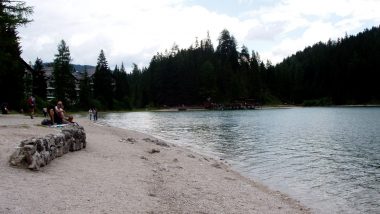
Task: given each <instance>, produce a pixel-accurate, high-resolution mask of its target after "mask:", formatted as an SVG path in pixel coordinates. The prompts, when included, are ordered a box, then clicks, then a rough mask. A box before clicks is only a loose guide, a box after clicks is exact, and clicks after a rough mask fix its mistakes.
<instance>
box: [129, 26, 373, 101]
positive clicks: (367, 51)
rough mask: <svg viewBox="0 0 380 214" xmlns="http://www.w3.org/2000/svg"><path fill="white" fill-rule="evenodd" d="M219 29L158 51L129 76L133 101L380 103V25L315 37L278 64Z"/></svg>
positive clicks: (131, 99)
mask: <svg viewBox="0 0 380 214" xmlns="http://www.w3.org/2000/svg"><path fill="white" fill-rule="evenodd" d="M238 49H240V48H238V47H237V44H236V41H235V39H234V37H233V36H232V35H230V33H229V32H228V31H227V30H224V31H222V32H221V34H220V37H219V43H218V45H217V47H216V49H214V47H213V44H212V43H211V40H210V39H209V37H208V36H207V38H206V39H203V40H201V41H195V44H194V45H192V46H191V47H190V48H188V49H181V50H179V49H178V47H177V46H175V45H174V46H173V47H172V48H171V50H169V51H167V52H166V53H158V54H157V55H155V56H154V57H153V58H152V60H151V62H150V65H149V67H148V68H146V69H143V70H142V71H141V70H139V69H138V68H136V67H135V69H134V71H133V73H132V74H131V75H130V76H129V80H130V84H129V85H130V86H131V88H130V101H131V104H132V106H135V107H144V106H146V105H149V104H150V105H155V106H162V105H168V106H175V105H182V104H185V105H200V104H202V103H203V102H205V101H206V100H211V101H212V102H215V103H229V102H233V101H235V100H239V99H255V100H257V101H258V102H261V103H264V104H271V103H287V104H304V105H331V104H367V103H378V102H379V101H380V82H379V80H380V28H379V27H374V28H372V29H371V30H368V29H366V30H365V31H364V32H362V33H359V34H358V35H356V36H349V37H348V36H346V37H345V38H342V39H338V40H337V41H331V40H330V41H328V42H327V43H322V42H320V43H317V44H315V45H313V46H311V47H307V48H305V49H304V50H303V51H300V52H297V53H296V54H294V55H293V56H290V57H288V58H286V59H285V60H284V61H283V62H281V63H279V64H278V65H276V66H273V65H271V63H270V62H265V63H264V62H262V61H261V60H260V57H259V54H258V53H256V52H254V51H252V53H250V52H249V50H248V48H247V47H245V46H243V47H242V48H241V50H240V51H239V50H238Z"/></svg>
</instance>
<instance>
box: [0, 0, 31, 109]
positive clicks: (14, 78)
mask: <svg viewBox="0 0 380 214" xmlns="http://www.w3.org/2000/svg"><path fill="white" fill-rule="evenodd" d="M32 12H33V10H32V8H31V7H28V6H26V5H25V3H24V2H22V1H13V0H1V1H0V105H1V104H2V103H3V102H8V105H9V107H10V108H13V109H18V108H20V107H21V105H22V101H23V100H24V84H23V77H24V72H25V68H24V65H23V63H25V62H23V61H22V59H21V58H20V54H21V48H20V44H19V37H18V36H17V31H16V29H17V27H19V26H20V25H25V24H27V23H29V22H30V21H31V20H30V19H28V16H29V15H30V14H32Z"/></svg>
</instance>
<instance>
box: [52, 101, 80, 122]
mask: <svg viewBox="0 0 380 214" xmlns="http://www.w3.org/2000/svg"><path fill="white" fill-rule="evenodd" d="M48 113H49V116H50V120H51V121H52V123H53V124H58V125H60V124H70V123H74V122H73V117H72V116H70V115H68V116H65V110H64V109H63V103H62V101H58V103H57V105H56V106H55V107H52V106H50V107H49V109H48Z"/></svg>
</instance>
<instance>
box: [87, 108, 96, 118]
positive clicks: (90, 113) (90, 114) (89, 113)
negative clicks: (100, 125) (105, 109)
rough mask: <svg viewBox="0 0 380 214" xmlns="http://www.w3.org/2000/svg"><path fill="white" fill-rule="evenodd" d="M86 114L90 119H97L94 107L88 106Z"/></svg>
mask: <svg viewBox="0 0 380 214" xmlns="http://www.w3.org/2000/svg"><path fill="white" fill-rule="evenodd" d="M88 115H89V116H90V120H94V121H97V120H98V111H97V110H96V108H90V109H89V110H88Z"/></svg>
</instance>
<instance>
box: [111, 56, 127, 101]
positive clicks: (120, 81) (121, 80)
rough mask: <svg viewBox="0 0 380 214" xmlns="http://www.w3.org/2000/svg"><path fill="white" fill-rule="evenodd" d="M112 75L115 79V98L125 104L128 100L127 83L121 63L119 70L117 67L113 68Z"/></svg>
mask: <svg viewBox="0 0 380 214" xmlns="http://www.w3.org/2000/svg"><path fill="white" fill-rule="evenodd" d="M113 76H114V79H115V99H116V100H118V101H119V102H121V103H124V104H125V103H127V102H128V100H127V98H128V92H129V84H128V76H127V73H126V71H125V68H124V64H123V63H121V67H120V70H119V69H118V68H117V67H116V68H115V70H114V72H113Z"/></svg>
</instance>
